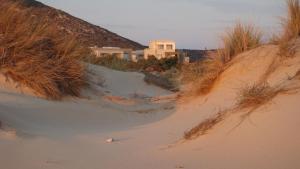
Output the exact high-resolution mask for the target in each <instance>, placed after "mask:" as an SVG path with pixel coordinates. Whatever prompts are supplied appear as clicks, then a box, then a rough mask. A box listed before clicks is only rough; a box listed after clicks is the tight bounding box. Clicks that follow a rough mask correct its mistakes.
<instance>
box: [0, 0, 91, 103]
mask: <svg viewBox="0 0 300 169" xmlns="http://www.w3.org/2000/svg"><path fill="white" fill-rule="evenodd" d="M81 54H82V51H81V48H80V47H79V45H78V44H77V43H76V41H75V40H72V38H69V37H67V36H63V35H60V34H59V33H58V32H57V31H56V30H55V29H54V28H53V27H52V26H51V25H49V23H47V21H44V20H43V19H41V18H38V17H37V16H33V15H31V14H30V12H29V10H28V9H25V8H23V7H22V6H21V5H20V4H18V3H9V2H6V3H4V4H1V6H0V72H2V73H3V74H4V75H6V76H7V77H8V78H11V79H12V80H14V81H16V82H17V83H19V84H21V85H25V86H27V87H29V88H32V89H33V90H34V91H35V92H36V93H37V94H39V95H41V96H44V97H46V98H48V99H61V98H62V97H63V96H66V95H69V96H79V95H80V90H81V88H82V87H83V86H85V85H86V83H87V82H86V76H85V68H84V66H83V65H82V64H81V63H80V62H79V61H78V60H76V59H77V58H79V57H80V56H81Z"/></svg>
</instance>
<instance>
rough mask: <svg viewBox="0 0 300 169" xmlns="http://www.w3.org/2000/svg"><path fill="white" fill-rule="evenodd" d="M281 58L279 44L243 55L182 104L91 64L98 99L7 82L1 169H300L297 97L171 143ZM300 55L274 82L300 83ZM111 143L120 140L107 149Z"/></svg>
mask: <svg viewBox="0 0 300 169" xmlns="http://www.w3.org/2000/svg"><path fill="white" fill-rule="evenodd" d="M276 53H277V48H276V47H275V46H264V47H261V48H259V49H256V50H253V51H250V52H247V53H245V54H242V55H240V56H238V57H237V58H236V59H235V63H234V64H233V65H232V66H231V67H230V68H229V69H228V70H226V71H225V72H224V73H223V75H222V77H221V79H220V81H218V83H217V84H216V86H215V87H214V89H213V91H212V92H211V93H210V94H209V95H208V96H205V97H199V98H195V99H193V100H189V101H187V102H182V103H177V104H175V103H174V102H172V101H171V100H170V101H163V102H159V101H156V102H151V97H158V98H159V97H161V96H162V95H163V96H168V95H171V94H172V93H170V92H168V91H165V90H163V89H160V88H158V87H155V86H151V85H147V84H146V83H144V82H143V75H141V74H138V73H125V72H118V71H112V70H109V69H106V68H102V67H97V66H91V71H92V72H93V73H91V74H92V76H93V82H92V84H93V88H94V90H88V91H85V94H86V97H87V98H89V99H87V98H86V99H85V98H82V99H66V100H65V101H63V102H51V101H45V100H43V99H40V98H36V97H34V96H32V95H30V93H31V92H29V91H26V92H24V93H25V94H20V90H19V89H17V90H16V89H14V87H12V85H11V84H10V85H7V83H6V82H5V81H3V80H2V81H1V80H0V84H1V85H0V86H1V87H0V119H1V121H3V123H4V125H5V130H4V131H0V168H3V169H121V168H122V169H174V168H182V167H183V168H188V169H202V168H203V169H242V168H243V169H244V168H245V169H248V168H249V169H296V168H300V161H299V160H298V159H299V157H300V134H299V133H298V130H299V124H300V113H299V110H300V105H299V98H300V93H297V92H293V93H290V94H288V95H279V96H278V97H276V98H275V99H274V100H273V102H272V103H270V104H268V105H266V106H264V107H261V108H260V109H258V110H257V111H255V112H254V113H253V114H252V115H251V116H250V118H248V119H247V120H246V121H244V122H243V123H241V125H239V126H238V127H236V126H237V124H239V122H240V116H241V115H242V114H243V112H239V113H236V114H234V115H231V116H229V118H227V119H226V120H225V121H224V122H222V123H221V124H220V125H218V126H216V128H214V129H213V130H211V131H210V132H209V133H208V134H207V135H205V136H202V137H200V138H198V139H196V140H193V141H188V142H184V143H178V144H175V145H174V146H172V147H168V146H170V145H172V144H173V143H176V142H177V141H179V140H180V139H181V138H182V137H183V133H184V131H186V130H188V129H190V128H191V127H193V126H195V125H196V124H198V123H200V122H201V121H202V120H204V119H205V118H207V117H210V116H212V115H213V114H215V113H216V112H217V111H218V110H223V109H226V108H230V107H232V106H233V105H234V104H235V102H236V95H237V92H238V90H239V89H240V88H241V87H243V86H244V85H246V84H248V83H254V82H257V81H259V80H260V79H261V77H262V76H263V74H264V72H265V71H266V68H267V67H268V66H269V65H270V64H271V63H272V62H273V60H274V59H275V56H276ZM299 58H300V57H298V58H297V57H296V58H293V59H289V60H287V61H284V62H281V61H280V62H279V63H280V66H279V68H278V70H276V71H275V72H274V73H273V74H271V75H270V76H269V78H268V81H269V83H270V85H272V86H275V85H278V84H282V82H285V83H284V84H285V85H286V84H288V83H290V82H288V81H287V79H288V77H292V76H293V75H295V73H296V72H297V71H298V70H299V69H300V59H299ZM100 76H102V77H103V79H102V80H101V79H99V77H100ZM0 79H1V78H0ZM103 80H105V82H104V84H102V83H101V82H103ZM2 84H3V85H2ZM4 84H5V85H4ZM298 84H299V83H298ZM166 98H168V97H166ZM108 138H114V139H115V140H116V141H115V142H113V143H106V139H108Z"/></svg>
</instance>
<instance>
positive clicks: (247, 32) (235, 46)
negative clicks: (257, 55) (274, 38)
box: [219, 22, 262, 63]
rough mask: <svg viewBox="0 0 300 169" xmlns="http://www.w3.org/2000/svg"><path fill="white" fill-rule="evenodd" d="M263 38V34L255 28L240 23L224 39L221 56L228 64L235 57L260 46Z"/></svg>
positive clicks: (220, 51)
mask: <svg viewBox="0 0 300 169" xmlns="http://www.w3.org/2000/svg"><path fill="white" fill-rule="evenodd" d="M261 38H262V34H261V32H260V31H259V30H258V29H257V28H256V27H255V26H253V25H251V24H248V25H244V24H242V23H240V22H238V23H236V25H235V26H234V28H233V29H232V30H230V31H228V32H227V34H226V35H225V36H223V37H222V41H223V45H224V48H223V49H221V50H219V55H220V56H221V57H222V58H223V59H224V62H225V63H227V62H229V61H230V60H232V58H233V57H234V56H236V55H238V54H240V53H242V52H245V51H248V50H251V49H253V48H256V47H258V46H260V45H261Z"/></svg>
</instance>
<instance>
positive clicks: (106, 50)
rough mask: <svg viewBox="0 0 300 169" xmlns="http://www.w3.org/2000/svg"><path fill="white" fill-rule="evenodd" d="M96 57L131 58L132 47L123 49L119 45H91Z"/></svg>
mask: <svg viewBox="0 0 300 169" xmlns="http://www.w3.org/2000/svg"><path fill="white" fill-rule="evenodd" d="M91 49H92V51H93V52H94V54H95V56H96V57H105V56H115V57H117V58H119V59H126V60H132V52H133V51H132V49H123V48H119V47H102V48H99V47H92V48H91Z"/></svg>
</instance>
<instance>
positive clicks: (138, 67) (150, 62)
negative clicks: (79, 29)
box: [91, 56, 179, 72]
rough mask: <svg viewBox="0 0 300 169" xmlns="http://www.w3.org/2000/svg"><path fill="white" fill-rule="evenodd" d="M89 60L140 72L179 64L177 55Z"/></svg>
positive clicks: (108, 57)
mask: <svg viewBox="0 0 300 169" xmlns="http://www.w3.org/2000/svg"><path fill="white" fill-rule="evenodd" d="M91 62H92V63H93V64H97V65H101V66H105V67H108V68H111V69H115V70H121V71H141V72H144V71H146V72H153V71H156V72H163V71H167V70H170V69H172V68H175V67H178V66H179V63H178V59H177V57H172V58H163V59H160V60H158V59H157V58H156V57H154V56H151V57H149V58H148V59H147V60H145V59H142V60H138V61H137V62H133V61H129V60H125V59H120V58H118V57H116V56H104V57H99V58H93V59H92V61H91Z"/></svg>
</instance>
